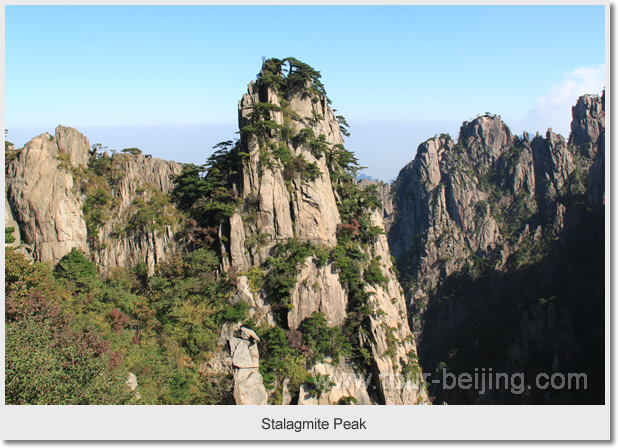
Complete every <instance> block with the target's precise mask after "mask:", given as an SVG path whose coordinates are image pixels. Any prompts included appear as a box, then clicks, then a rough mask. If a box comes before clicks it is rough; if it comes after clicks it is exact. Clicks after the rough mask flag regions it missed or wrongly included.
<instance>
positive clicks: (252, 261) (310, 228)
mask: <svg viewBox="0 0 618 448" xmlns="http://www.w3.org/2000/svg"><path fill="white" fill-rule="evenodd" d="M289 59H291V58H289ZM286 61H287V62H286ZM286 63H287V64H289V66H287V70H281V69H280V68H281V66H282V65H283V64H286ZM238 116H239V127H240V134H241V139H240V141H239V142H238V143H237V145H236V146H235V147H234V149H233V150H231V152H230V154H231V155H230V160H232V162H231V163H233V164H236V165H235V166H236V167H237V168H234V169H233V171H235V172H237V175H236V176H235V177H234V179H233V180H232V182H231V185H229V187H227V188H228V189H229V190H230V191H232V192H234V194H238V196H239V204H240V205H239V206H237V207H236V210H235V212H234V213H233V214H232V215H231V216H230V217H229V220H228V221H227V222H226V223H224V225H222V226H221V230H220V235H221V238H220V239H221V243H222V244H221V253H222V254H223V268H224V269H225V270H226V271H228V272H233V273H239V274H240V276H239V278H238V281H237V284H238V294H237V297H238V298H240V299H241V300H244V301H246V302H247V303H248V304H249V305H250V306H251V307H252V308H253V309H254V310H255V312H254V313H253V314H252V315H253V316H254V318H255V319H256V321H257V322H259V323H268V324H270V325H273V324H274V325H279V326H281V327H282V328H284V329H285V330H287V331H288V332H290V334H296V332H298V331H299V329H300V328H302V324H303V322H304V321H305V320H306V319H308V318H311V317H312V316H315V313H321V314H322V315H323V317H324V320H325V323H326V325H328V327H330V328H333V327H334V328H345V329H346V331H348V332H351V333H350V334H348V336H347V337H349V338H354V339H355V340H356V339H359V342H358V343H355V344H354V345H355V346H356V345H358V347H355V350H359V349H361V347H362V348H363V350H366V352H365V353H366V356H368V357H369V358H370V361H367V362H369V364H370V365H371V367H370V368H371V372H372V375H373V378H374V380H372V386H373V389H372V390H371V391H368V390H365V391H360V390H359V391H356V392H354V393H358V394H359V395H358V396H357V397H356V399H357V400H358V401H359V402H364V401H366V398H367V394H368V393H369V395H371V396H372V400H373V401H374V402H377V403H386V404H413V403H416V402H417V401H419V402H423V401H426V400H427V398H426V396H425V395H424V392H422V391H418V390H416V391H414V390H412V389H411V388H410V387H404V385H405V384H406V380H405V379H404V380H402V378H401V377H400V374H401V373H402V372H403V370H404V369H414V366H415V365H416V364H415V356H416V346H415V343H414V339H413V337H412V335H411V333H410V330H409V327H408V325H407V319H406V317H405V316H406V307H405V300H404V298H403V296H402V290H401V287H400V285H399V282H398V281H397V278H396V277H395V275H394V268H393V265H392V262H391V256H390V252H389V249H388V243H387V240H386V236H385V235H384V234H383V233H384V230H383V229H384V223H383V216H382V213H381V210H377V209H376V210H374V209H375V208H376V207H377V205H378V203H379V199H378V196H379V193H378V192H377V191H375V192H373V193H370V191H373V190H368V191H367V192H365V193H363V192H364V191H365V190H363V189H362V188H359V186H358V185H357V183H356V181H355V178H356V172H354V168H353V167H354V166H355V163H356V162H355V158H354V157H353V155H352V153H350V152H348V151H346V150H345V148H344V142H343V138H342V133H341V129H340V126H342V123H345V120H344V119H342V117H337V116H335V113H334V111H333V110H332V109H331V108H330V106H329V101H328V99H327V97H326V95H325V92H324V89H323V86H322V85H321V84H320V83H319V73H318V72H316V71H314V70H313V69H311V68H310V67H308V66H306V65H305V64H303V63H300V62H299V61H296V60H293V59H292V60H284V61H278V60H268V61H266V62H265V64H264V67H263V68H262V70H261V72H260V74H259V75H258V79H257V81H256V82H251V83H249V85H248V89H247V93H246V94H245V95H243V97H242V99H241V100H240V102H239V113H238ZM234 154H238V155H239V156H240V157H239V160H238V159H234ZM234 160H235V161H234ZM374 194H375V198H374V197H373V196H372V195H374ZM365 196H366V199H364V200H366V201H368V203H370V204H374V205H371V206H368V207H363V206H362V205H361V204H362V202H360V201H363V199H361V198H363V197H365ZM361 226H365V227H361ZM370 231H371V232H373V233H374V236H373V237H371V238H370V241H369V242H362V243H361V242H360V239H362V236H361V235H364V234H365V233H368V232H370ZM340 238H345V239H344V241H346V242H345V243H343V242H341V241H340ZM348 251H352V252H350V254H348V253H347V252H348ZM298 253H302V254H304V255H302V256H298V255H296V254H298ZM351 257H360V258H359V260H358V261H357V260H353V259H352V258H351ZM361 260H362V261H361ZM350 263H351V265H350ZM290 264H292V266H291V267H290V266H289V265H290ZM353 266H354V268H353ZM350 269H355V271H354V274H350V272H348V271H349V270H350ZM343 270H346V272H345V275H346V277H344V273H343V272H342V271H343ZM257 273H261V274H260V275H263V276H264V278H265V279H268V280H265V287H264V288H259V287H257V288H256V287H255V283H256V281H255V277H256V275H257ZM350 276H351V277H350ZM372 276H373V277H372ZM352 277H353V279H352ZM365 277H366V278H368V279H373V278H375V280H372V281H371V282H369V281H367V280H364V278H365ZM347 278H349V279H347ZM251 279H253V280H251ZM250 283H253V284H254V286H253V287H247V286H248V285H249V284H250ZM359 300H362V303H365V305H364V306H362V305H361V303H359ZM278 301H283V303H278ZM371 310H373V311H371ZM377 310H380V311H379V312H378V311H377ZM356 320H360V323H357V324H352V323H351V322H356ZM351 325H359V328H358V330H350V328H352V329H355V328H356V327H354V326H352V327H350V326H351ZM316 368H317V367H316ZM365 368H369V366H365ZM322 370H325V371H329V372H331V373H334V372H341V371H352V370H353V366H352V365H348V364H346V363H345V362H344V363H343V364H341V363H340V364H339V365H337V366H334V365H333V368H332V369H330V368H329V369H322ZM378 377H379V378H387V380H386V381H382V380H380V379H378ZM291 392H292V393H298V391H291ZM301 395H304V393H301ZM328 395H329V396H330V395H332V396H333V397H335V396H338V394H337V393H333V394H330V393H329V394H328ZM305 398H306V397H303V398H302V400H301V398H299V404H300V402H301V401H303V402H304V401H306V400H305ZM340 398H341V397H340ZM332 404H334V403H332Z"/></svg>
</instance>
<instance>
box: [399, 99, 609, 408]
mask: <svg viewBox="0 0 618 448" xmlns="http://www.w3.org/2000/svg"><path fill="white" fill-rule="evenodd" d="M604 128H605V124H604V94H603V96H601V97H597V96H590V95H585V96H583V97H581V98H580V99H579V100H578V101H577V104H576V105H575V106H574V107H573V122H572V125H571V129H572V132H571V136H570V138H569V140H568V141H567V140H565V139H564V137H562V136H560V135H557V134H555V133H554V132H552V130H551V129H549V130H548V131H547V133H546V134H545V136H541V135H539V134H537V135H536V136H535V137H534V138H532V139H530V137H529V136H528V134H527V133H525V132H524V133H523V134H522V135H521V136H514V135H513V134H512V133H511V131H510V130H509V128H508V127H507V126H506V125H505V124H504V123H503V122H502V121H501V119H500V118H499V117H498V116H494V115H485V116H482V117H477V118H476V119H474V120H472V121H471V122H466V123H464V124H463V125H462V126H461V130H460V134H459V137H458V140H457V142H455V141H453V139H451V138H450V136H448V135H445V134H443V135H441V136H436V137H434V138H431V139H429V140H427V141H426V142H424V143H422V144H421V145H420V146H419V148H418V151H417V154H416V157H415V159H414V160H413V161H412V162H411V163H410V164H408V165H407V166H405V167H404V168H403V169H402V170H401V172H400V174H399V176H398V178H397V180H396V181H395V183H394V184H393V204H394V208H395V210H396V212H395V220H394V223H393V225H392V227H391V229H390V231H389V235H388V239H389V243H390V246H391V250H392V253H393V255H394V256H395V258H396V260H397V267H398V269H399V271H400V272H401V273H402V276H401V278H404V279H406V281H405V288H406V293H407V297H408V300H409V303H408V306H409V312H410V325H411V327H412V328H413V331H414V334H415V336H416V338H417V341H418V343H419V346H420V352H421V364H422V365H423V367H426V368H429V369H430V370H433V368H434V367H436V366H438V365H442V364H440V363H443V364H444V365H450V363H451V362H454V361H451V360H450V358H453V357H455V354H456V353H457V351H466V353H468V354H469V358H467V359H477V360H479V362H482V361H480V360H481V359H483V358H482V356H484V355H483V352H482V351H479V350H480V349H479V344H482V343H483V342H482V341H483V338H484V337H486V336H484V335H488V334H490V331H489V330H487V329H485V330H483V331H484V332H485V333H482V332H480V333H478V334H479V337H478V338H477V340H476V341H471V343H470V345H468V346H463V347H459V348H455V347H456V346H457V345H458V344H457V343H455V342H454V339H453V337H454V336H452V335H454V334H464V335H471V334H475V332H478V331H479V328H484V326H489V327H491V326H493V324H494V322H495V320H496V319H497V318H496V317H495V316H493V317H489V316H488V317H487V323H484V319H485V317H483V316H481V313H485V312H488V311H487V310H489V309H493V308H492V307H495V308H496V309H495V311H494V312H501V313H504V316H510V317H512V318H513V319H518V318H521V325H522V328H524V327H525V328H532V327H533V326H534V325H541V324H540V322H541V321H542V320H543V319H545V320H546V319H549V317H548V316H549V315H551V316H554V317H552V318H553V319H554V320H555V321H556V320H560V321H561V322H562V323H560V324H556V325H558V326H559V327H560V328H561V330H560V334H561V335H562V336H563V337H564V339H565V340H570V341H574V340H576V339H577V338H574V336H573V335H574V334H575V333H574V332H577V331H579V330H577V329H574V328H575V326H577V322H575V320H574V316H573V315H572V313H573V312H574V311H573V310H574V308H571V309H570V311H569V312H566V311H565V310H564V309H563V308H552V309H551V310H549V311H548V312H550V314H547V313H546V312H545V308H544V307H541V308H538V309H537V307H536V306H534V305H530V304H529V303H528V302H529V301H530V300H533V299H531V298H525V296H531V297H533V296H534V295H535V294H541V293H540V292H538V291H535V290H534V289H532V290H531V291H530V292H527V293H525V294H523V295H524V297H522V298H521V300H522V301H523V303H521V304H520V305H519V308H517V309H511V308H510V304H505V305H496V303H499V300H498V299H494V302H493V303H491V302H485V301H484V299H483V298H482V296H483V294H485V295H488V296H489V295H496V296H498V297H499V296H500V295H502V296H508V295H509V294H510V293H511V291H512V290H514V289H516V288H513V285H517V281H516V280H515V278H518V276H521V277H522V278H524V277H525V275H530V274H529V273H528V274H525V273H526V272H528V270H527V269H532V268H527V267H528V266H536V265H537V264H538V266H541V267H542V268H541V267H539V268H538V272H539V273H538V274H537V278H536V279H535V280H534V282H531V286H530V288H533V286H532V284H535V285H536V283H538V284H539V285H544V286H543V288H546V289H547V290H548V291H550V290H551V288H550V286H548V285H554V284H555V283H552V282H555V281H556V280H555V278H557V276H559V275H564V271H562V270H560V269H559V268H557V267H556V266H558V265H557V264H556V263H558V262H557V260H556V259H555V258H556V257H557V256H556V255H555V254H556V253H558V252H560V250H562V252H567V251H568V250H571V249H573V247H575V244H574V240H573V239H574V238H575V237H574V236H573V235H574V234H575V233H576V232H582V231H583V230H582V229H583V227H582V225H583V224H582V223H593V224H590V225H595V226H596V224H594V223H596V222H597V221H596V219H597V218H595V216H597V214H598V213H603V211H602V205H603V201H604V191H605V190H604V188H605V186H604V183H605V182H604V152H605V151H604V149H605V148H604V136H605V132H604ZM582 204H587V207H588V209H586V207H583V206H582ZM599 206H600V207H601V208H600V209H599ZM590 207H592V208H590ZM595 207H596V208H595ZM574 229H577V230H574ZM588 231H589V232H590V233H594V232H596V231H593V230H591V229H589V230H588ZM594 244H595V245H596V242H595V243H594ZM595 247H596V246H595ZM566 248H570V249H568V250H567V249H566ZM573 250H574V249H573ZM578 250H579V249H578ZM554 268H555V269H554ZM541 272H543V274H542V275H541ZM550 272H551V274H550ZM569 272H570V271H569ZM595 275H596V274H595ZM599 275H602V272H600V273H599ZM475 284H478V286H477V287H476V288H477V290H476V291H477V292H476V298H475V294H474V293H473V292H472V289H473V288H474V287H473V286H472V285H475ZM506 285H509V286H508V287H507V286H506ZM552 287H553V288H555V286H552ZM500 288H507V289H505V290H501V289H500ZM508 288H510V290H509V289H508ZM534 288H541V286H534ZM482 291H484V292H482ZM501 291H502V292H501ZM539 291H540V289H539ZM546 294H547V295H548V296H551V293H550V292H547V293H546ZM458 297H466V299H460V300H458ZM551 297H553V296H551ZM526 300H527V301H528V302H526ZM536 300H537V301H540V303H542V304H544V305H545V306H547V303H548V299H547V297H543V296H541V297H540V298H537V299H536ZM552 300H553V299H552ZM524 303H525V305H524ZM528 306H530V308H526V307H528ZM569 306H570V305H569ZM524 309H527V311H526V312H524V311H523V310H524ZM539 309H540V310H541V311H539ZM535 310H536V311H535ZM521 313H524V314H521ZM565 313H566V314H565ZM569 313H571V314H569ZM520 315H521V316H520ZM504 316H503V317H504ZM515 316H520V317H515ZM535 316H536V317H535ZM556 316H559V317H556ZM532 321H534V323H531V322H532ZM573 322H575V323H574V324H573ZM543 325H544V324H543ZM504 331H506V330H504ZM522 331H523V330H522ZM556 331H557V330H556ZM514 334H515V331H514V330H513V333H512V335H514ZM536 334H539V335H540V333H534V332H531V331H528V330H526V331H525V332H524V333H522V335H521V336H520V337H519V339H517V340H518V341H519V342H508V343H507V342H504V344H511V349H512V350H514V352H517V353H519V354H520V355H521V353H524V355H521V356H523V357H524V358H525V360H524V364H525V363H526V362H529V360H530V359H532V357H533V355H532V354H531V353H530V351H529V350H528V349H527V348H526V347H530V346H531V344H532V345H534V344H536V346H535V347H537V349H538V347H545V349H547V350H550V351H551V350H556V353H558V352H559V354H558V355H557V356H558V358H559V359H562V360H563V362H562V365H565V361H564V360H565V359H566V358H565V356H566V354H565V353H566V352H565V350H564V347H562V348H560V347H558V344H557V342H556V341H550V342H548V341H549V340H548V339H547V338H545V339H543V340H541V339H540V336H539V337H536V336H535V335H536ZM504 337H505V338H508V337H509V336H508V335H507V336H504ZM513 337H515V336H513ZM501 338H502V336H501ZM496 343H497V342H496ZM501 343H502V342H501ZM447 344H451V346H450V347H448V348H447ZM522 344H523V345H522ZM576 345H577V344H571V346H570V348H571V349H572V350H573V351H576V350H579V348H576ZM513 347H516V348H513ZM527 350H528V351H527ZM440 352H442V354H440V355H438V353H440ZM470 353H473V355H470ZM440 356H441V357H442V358H440ZM518 356H519V355H518ZM497 358H498V357H496V359H497ZM558 358H557V359H558ZM504 362H505V363H506V364H507V365H508V366H509V368H511V369H512V368H514V366H515V365H516V364H517V363H513V362H512V360H505V361H504ZM524 364H521V363H520V364H518V365H519V367H521V366H522V365H524ZM558 364H560V363H558ZM445 396H448V393H446V395H445ZM537 398H538V397H537ZM477 399H479V400H480V402H488V401H483V400H491V399H489V398H487V397H481V398H478V396H476V397H472V396H471V395H470V394H468V395H466V394H462V395H460V396H457V397H453V396H449V399H448V400H447V401H449V402H450V401H451V400H455V402H476V401H475V400H477ZM489 402H491V401H489ZM497 402H499V400H498V401H497Z"/></svg>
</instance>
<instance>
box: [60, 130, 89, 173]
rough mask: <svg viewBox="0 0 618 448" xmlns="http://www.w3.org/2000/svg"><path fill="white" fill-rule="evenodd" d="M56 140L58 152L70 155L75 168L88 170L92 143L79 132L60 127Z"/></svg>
mask: <svg viewBox="0 0 618 448" xmlns="http://www.w3.org/2000/svg"><path fill="white" fill-rule="evenodd" d="M54 140H55V141H56V144H57V145H58V150H59V151H61V152H64V153H66V154H68V155H69V159H70V163H71V165H72V166H74V167H78V168H86V167H87V166H88V160H90V143H89V142H88V139H87V138H86V137H85V136H84V135H82V134H81V133H80V132H79V131H77V130H76V129H73V128H67V127H64V126H60V125H58V126H57V127H56V133H55V136H54Z"/></svg>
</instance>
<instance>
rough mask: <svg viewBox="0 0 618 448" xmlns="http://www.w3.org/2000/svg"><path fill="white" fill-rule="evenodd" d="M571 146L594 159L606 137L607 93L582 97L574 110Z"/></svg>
mask: <svg viewBox="0 0 618 448" xmlns="http://www.w3.org/2000/svg"><path fill="white" fill-rule="evenodd" d="M572 114H573V121H571V144H572V145H574V146H576V147H577V148H578V149H579V151H580V152H581V155H582V156H583V157H586V158H588V159H593V158H594V155H595V154H596V148H598V146H599V144H600V139H603V138H604V136H605V91H603V94H602V95H601V96H598V95H584V96H581V97H580V98H579V99H578V100H577V103H576V104H575V106H573V108H572Z"/></svg>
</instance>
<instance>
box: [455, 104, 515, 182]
mask: <svg viewBox="0 0 618 448" xmlns="http://www.w3.org/2000/svg"><path fill="white" fill-rule="evenodd" d="M458 142H459V143H461V144H463V145H465V147H466V148H467V151H468V154H469V155H470V158H471V160H472V161H473V162H474V163H475V165H477V166H478V167H479V168H481V169H483V170H484V169H486V168H487V167H491V166H492V165H493V164H494V162H495V161H496V160H498V158H499V157H500V156H501V155H502V153H503V151H504V150H505V149H506V148H508V147H510V146H511V145H512V143H513V134H512V133H511V130H510V129H509V128H508V127H507V126H506V125H505V124H504V123H503V122H502V120H501V119H500V117H498V116H496V115H484V116H482V117H478V118H475V119H474V120H472V121H471V122H465V123H464V124H463V125H462V126H461V129H460V131H459V140H458Z"/></svg>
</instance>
